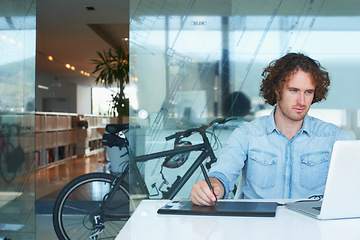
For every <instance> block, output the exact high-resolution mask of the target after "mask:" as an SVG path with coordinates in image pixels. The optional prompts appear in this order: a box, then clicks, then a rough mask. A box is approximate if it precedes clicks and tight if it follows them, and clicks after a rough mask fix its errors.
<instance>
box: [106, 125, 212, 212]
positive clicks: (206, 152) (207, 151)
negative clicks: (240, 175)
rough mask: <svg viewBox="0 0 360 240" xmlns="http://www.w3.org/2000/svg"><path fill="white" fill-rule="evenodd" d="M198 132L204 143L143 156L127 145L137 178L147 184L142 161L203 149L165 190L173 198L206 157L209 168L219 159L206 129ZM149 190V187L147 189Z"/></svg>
mask: <svg viewBox="0 0 360 240" xmlns="http://www.w3.org/2000/svg"><path fill="white" fill-rule="evenodd" d="M198 133H199V134H200V135H201V136H202V139H203V143H200V144H196V145H192V146H186V147H181V148H177V149H172V150H167V151H161V152H156V153H150V154H145V155H141V156H133V155H132V154H131V149H130V148H129V147H128V146H126V147H127V149H128V152H129V155H130V161H131V162H132V163H135V164H133V165H134V166H135V168H132V169H133V170H135V172H134V174H135V175H136V176H137V179H138V180H140V181H141V183H142V185H143V186H145V188H146V185H145V183H144V180H143V178H142V177H141V176H140V172H139V170H138V167H137V164H136V163H140V162H146V161H149V160H151V159H156V158H161V157H167V156H169V155H174V154H180V153H187V152H192V151H201V154H200V155H199V156H198V157H197V158H196V160H195V161H194V162H193V164H192V165H191V166H190V168H189V169H188V170H187V171H186V172H185V174H184V175H183V176H182V177H179V176H178V178H177V179H176V180H175V182H174V183H173V184H172V186H171V187H170V188H169V189H168V191H166V192H163V196H162V198H163V199H173V198H174V197H175V196H176V194H177V193H178V192H179V191H180V189H181V188H182V187H183V186H184V185H185V184H186V182H187V181H188V180H189V178H190V177H191V176H192V174H193V173H194V172H195V170H196V169H197V168H198V167H199V166H200V164H201V163H202V162H203V161H205V160H206V158H208V157H210V161H209V162H208V163H207V164H206V167H207V168H208V169H209V168H210V166H211V164H212V163H214V162H216V161H217V158H216V157H215V154H214V151H213V149H212V147H211V144H210V142H209V139H208V138H207V136H206V132H205V129H204V130H200V131H198ZM129 169H130V167H129V165H127V166H126V168H125V170H124V172H122V173H120V175H119V176H118V177H117V178H116V180H115V182H114V184H113V186H112V189H111V191H110V192H109V195H107V198H106V199H104V204H103V205H102V207H101V213H102V214H103V212H104V209H105V208H106V206H107V205H108V204H109V202H110V201H111V199H112V197H113V196H114V194H115V191H116V189H117V188H118V187H119V186H120V184H121V182H122V181H123V180H124V178H125V176H126V174H127V173H128V172H129ZM145 191H146V192H148V191H147V188H146V190H145Z"/></svg>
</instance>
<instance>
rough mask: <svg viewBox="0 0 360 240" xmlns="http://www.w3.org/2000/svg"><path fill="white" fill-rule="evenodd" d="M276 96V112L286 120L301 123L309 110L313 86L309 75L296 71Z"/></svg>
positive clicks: (313, 90) (313, 91) (312, 96)
mask: <svg viewBox="0 0 360 240" xmlns="http://www.w3.org/2000/svg"><path fill="white" fill-rule="evenodd" d="M275 93H276V94H277V96H278V101H277V110H280V112H279V113H280V116H281V117H282V118H285V119H287V120H292V121H301V120H303V119H304V117H305V115H306V114H307V112H308V111H309V109H310V106H311V103H312V101H313V98H314V93H315V84H314V81H313V77H312V75H311V74H310V73H308V72H304V71H302V70H298V71H296V72H295V73H293V74H291V75H290V76H289V77H288V80H287V81H286V82H285V84H284V86H283V88H282V89H281V91H280V94H279V93H278V92H277V91H275ZM279 95H280V96H281V97H280V96H279Z"/></svg>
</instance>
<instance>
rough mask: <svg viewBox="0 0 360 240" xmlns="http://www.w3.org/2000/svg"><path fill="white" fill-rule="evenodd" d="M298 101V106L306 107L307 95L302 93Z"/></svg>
mask: <svg viewBox="0 0 360 240" xmlns="http://www.w3.org/2000/svg"><path fill="white" fill-rule="evenodd" d="M297 100H298V104H300V105H305V94H304V93H300V94H299V96H298V99H297Z"/></svg>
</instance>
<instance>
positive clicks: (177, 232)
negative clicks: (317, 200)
mask: <svg viewBox="0 0 360 240" xmlns="http://www.w3.org/2000/svg"><path fill="white" fill-rule="evenodd" d="M167 202H169V200H143V201H142V202H141V203H140V205H139V206H138V208H137V209H136V210H135V212H134V213H133V215H132V216H131V218H130V219H129V221H128V222H127V223H126V224H125V226H124V228H123V229H122V230H121V231H120V233H119V234H118V236H117V237H116V240H125V239H126V240H127V239H129V240H180V239H181V240H192V239H196V240H202V239H204V240H205V239H206V240H228V239H229V240H231V239H245V240H262V239H266V240H271V239H276V240H312V239H314V240H329V239H330V240H332V239H334V240H335V239H336V240H339V239H344V240H359V239H360V218H356V219H345V220H316V219H313V218H310V217H307V216H304V215H302V214H299V213H296V212H293V211H291V210H288V209H286V208H285V207H278V209H277V212H276V217H214V216H185V215H159V214H157V210H158V209H159V208H160V207H162V206H163V205H165V204H166V203H167Z"/></svg>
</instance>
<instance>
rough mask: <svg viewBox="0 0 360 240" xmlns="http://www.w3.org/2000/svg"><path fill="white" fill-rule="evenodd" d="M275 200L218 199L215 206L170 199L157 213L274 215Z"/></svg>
mask: <svg viewBox="0 0 360 240" xmlns="http://www.w3.org/2000/svg"><path fill="white" fill-rule="evenodd" d="M276 208H277V202H243V201H218V202H217V203H216V205H215V206H210V207H207V206H197V205H194V204H193V203H192V202H191V201H188V200H187V201H172V202H170V203H168V204H166V205H165V206H163V207H161V208H160V209H159V210H158V212H157V213H159V214H185V215H213V216H252V217H275V213H276Z"/></svg>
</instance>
